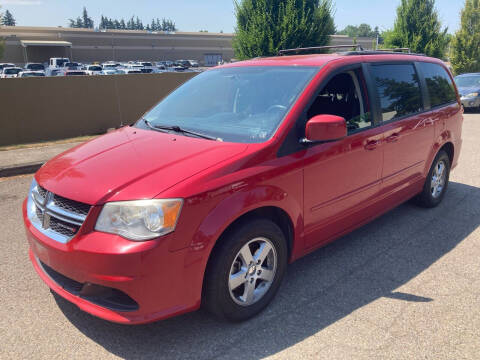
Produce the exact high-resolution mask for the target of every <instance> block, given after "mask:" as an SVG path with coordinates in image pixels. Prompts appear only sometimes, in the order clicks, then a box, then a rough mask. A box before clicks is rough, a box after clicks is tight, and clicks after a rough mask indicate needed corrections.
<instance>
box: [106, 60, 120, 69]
mask: <svg viewBox="0 0 480 360" xmlns="http://www.w3.org/2000/svg"><path fill="white" fill-rule="evenodd" d="M121 66H122V64H120V63H118V62H115V61H107V62H104V63H103V64H102V69H104V70H111V69H117V68H119V67H121Z"/></svg>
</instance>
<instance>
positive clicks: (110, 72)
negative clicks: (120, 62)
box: [102, 69, 123, 75]
mask: <svg viewBox="0 0 480 360" xmlns="http://www.w3.org/2000/svg"><path fill="white" fill-rule="evenodd" d="M118 74H123V72H122V71H121V70H118V69H105V70H102V75H118Z"/></svg>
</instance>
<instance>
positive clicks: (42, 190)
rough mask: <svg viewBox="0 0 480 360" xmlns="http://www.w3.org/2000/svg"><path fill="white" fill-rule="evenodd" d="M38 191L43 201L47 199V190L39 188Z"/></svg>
mask: <svg viewBox="0 0 480 360" xmlns="http://www.w3.org/2000/svg"><path fill="white" fill-rule="evenodd" d="M37 191H38V194H39V195H40V196H41V197H42V198H43V199H45V198H46V197H47V190H45V189H44V188H43V187H41V186H37Z"/></svg>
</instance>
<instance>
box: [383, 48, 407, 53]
mask: <svg viewBox="0 0 480 360" xmlns="http://www.w3.org/2000/svg"><path fill="white" fill-rule="evenodd" d="M375 51H386V52H406V53H407V54H411V53H412V52H411V51H410V48H393V49H377V50H375Z"/></svg>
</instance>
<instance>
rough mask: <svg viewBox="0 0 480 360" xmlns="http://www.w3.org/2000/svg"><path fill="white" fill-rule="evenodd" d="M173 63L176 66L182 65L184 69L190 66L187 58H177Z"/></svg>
mask: <svg viewBox="0 0 480 360" xmlns="http://www.w3.org/2000/svg"><path fill="white" fill-rule="evenodd" d="M175 65H176V66H182V67H184V68H185V69H188V68H190V67H191V64H190V61H188V60H177V61H175Z"/></svg>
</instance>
